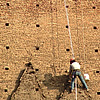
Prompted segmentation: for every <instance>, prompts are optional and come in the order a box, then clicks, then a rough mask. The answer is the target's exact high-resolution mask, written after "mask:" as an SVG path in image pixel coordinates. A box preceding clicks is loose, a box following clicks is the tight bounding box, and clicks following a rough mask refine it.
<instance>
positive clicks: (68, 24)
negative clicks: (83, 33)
mask: <svg viewBox="0 0 100 100" xmlns="http://www.w3.org/2000/svg"><path fill="white" fill-rule="evenodd" d="M64 4H65V9H66V16H67V23H68V31H69V37H70V44H71V50H72V56H73V57H74V50H73V44H72V38H71V32H70V25H69V17H68V11H67V5H66V0H64Z"/></svg>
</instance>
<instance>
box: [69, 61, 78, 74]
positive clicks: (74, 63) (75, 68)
mask: <svg viewBox="0 0 100 100" xmlns="http://www.w3.org/2000/svg"><path fill="white" fill-rule="evenodd" d="M77 69H80V64H79V63H78V62H73V63H72V64H70V70H69V73H71V72H72V70H77Z"/></svg>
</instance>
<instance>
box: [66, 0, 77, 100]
mask: <svg viewBox="0 0 100 100" xmlns="http://www.w3.org/2000/svg"><path fill="white" fill-rule="evenodd" d="M64 4H65V9H66V16H67V23H68V31H69V37H70V44H71V50H72V56H73V57H74V50H73V44H72V38H71V32H70V25H69V17H68V11H67V5H66V0H64ZM75 93H76V100H77V78H76V79H75Z"/></svg>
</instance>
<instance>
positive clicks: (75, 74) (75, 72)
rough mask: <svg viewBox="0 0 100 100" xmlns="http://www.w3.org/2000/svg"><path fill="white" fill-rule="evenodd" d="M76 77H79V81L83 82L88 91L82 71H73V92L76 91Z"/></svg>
mask: <svg viewBox="0 0 100 100" xmlns="http://www.w3.org/2000/svg"><path fill="white" fill-rule="evenodd" d="M76 76H78V77H79V79H80V81H81V82H82V84H83V86H84V87H85V88H86V89H88V87H87V84H86V82H85V80H84V79H83V76H82V74H81V72H80V71H73V73H72V81H71V90H72V89H74V81H75V78H76Z"/></svg>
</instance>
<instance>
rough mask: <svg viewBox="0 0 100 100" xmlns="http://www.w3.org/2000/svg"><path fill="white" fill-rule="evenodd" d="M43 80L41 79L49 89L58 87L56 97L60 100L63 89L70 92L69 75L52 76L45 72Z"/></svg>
mask: <svg viewBox="0 0 100 100" xmlns="http://www.w3.org/2000/svg"><path fill="white" fill-rule="evenodd" d="M44 78H45V80H44V81H43V84H44V85H45V86H46V87H47V88H48V89H50V90H52V89H58V90H59V92H60V93H59V95H57V97H56V99H57V100H60V98H61V97H62V96H63V93H64V92H65V90H66V91H67V92H68V93H70V89H69V86H70V82H69V76H68V75H61V76H54V77H52V74H51V73H49V74H45V75H44Z"/></svg>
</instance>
